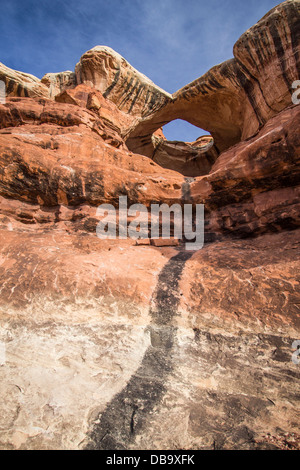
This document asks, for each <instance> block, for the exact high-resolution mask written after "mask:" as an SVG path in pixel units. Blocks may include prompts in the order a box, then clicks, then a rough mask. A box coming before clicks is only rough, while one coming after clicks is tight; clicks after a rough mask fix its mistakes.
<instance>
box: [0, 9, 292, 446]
mask: <svg viewBox="0 0 300 470" xmlns="http://www.w3.org/2000/svg"><path fill="white" fill-rule="evenodd" d="M298 12H299V1H290V0H289V1H287V2H284V3H283V4H281V5H279V6H278V7H276V8H275V9H273V10H271V12H269V13H268V14H267V15H266V16H265V17H264V18H263V19H262V20H261V21H260V22H258V24H257V25H255V26H254V27H253V28H250V30H248V31H247V32H246V33H245V34H244V35H243V36H242V37H241V39H240V40H239V41H238V42H237V43H236V45H235V47H234V55H235V58H234V59H232V60H230V61H228V62H226V63H224V64H221V65H219V66H216V67H215V68H213V69H212V70H211V71H209V72H208V73H207V74H205V76H203V77H201V78H200V79H198V80H196V81H195V82H193V83H192V84H190V85H187V86H186V87H184V89H182V90H179V92H177V93H176V94H175V95H173V96H172V95H169V94H168V93H166V92H164V91H163V90H160V89H159V88H158V87H156V85H155V84H153V83H152V82H150V80H148V79H147V78H146V77H144V76H143V75H142V74H140V73H139V72H137V71H136V70H134V69H133V68H132V67H131V66H130V65H129V64H128V62H126V61H125V59H123V58H122V57H121V56H119V55H118V54H117V53H115V52H114V51H112V50H111V49H110V48H106V47H99V46H98V47H96V48H94V49H92V50H91V51H88V52H87V53H86V54H84V55H83V57H82V58H81V59H80V61H79V63H78V64H77V66H76V71H75V72H62V73H61V74H47V75H46V76H45V77H43V79H42V81H39V80H38V79H35V77H32V76H27V75H26V76H25V75H24V74H21V73H20V72H15V71H10V70H6V69H7V68H5V67H4V68H3V69H1V70H4V72H5V74H6V75H5V77H7V81H6V84H7V86H8V89H7V94H8V96H7V99H6V103H4V104H1V105H0V237H1V246H0V292H1V302H0V380H1V387H0V395H1V400H0V403H1V404H0V447H1V448H2V449H13V450H15V449H111V450H117V449H136V450H138V449H151V450H153V449H154V450H165V449H174V450H176V449H180V450H182V449H193V450H197V449H299V448H300V447H299V446H300V433H299V392H300V390H299V378H300V371H299V363H298V360H297V359H298V357H299V355H298V353H297V350H296V348H297V346H295V345H297V344H298V343H297V341H298V340H299V338H300V309H299V305H300V289H299V281H300V279H299V272H300V269H299V250H300V217H299V214H300V210H299V209H300V188H299V181H300V178H299V176H300V175H299V168H300V166H299V156H300V151H299V147H300V141H299V135H298V134H299V133H298V130H299V124H300V123H299V117H300V107H299V106H298V105H293V104H292V103H291V90H290V89H289V85H288V84H289V83H290V85H291V82H292V81H293V80H295V79H298V78H299V77H298V71H299V16H298ZM262 44H264V47H262ZM262 69H264V72H262ZM275 71H276V73H273V72H275ZM4 72H3V73H4ZM263 73H264V74H265V75H264V74H263ZM1 77H4V75H2V76H0V79H3V78H1ZM5 80H6V78H5ZM274 88H276V90H275V91H276V94H275V95H274V96H273V98H272V97H271V90H272V89H274ZM272 100H273V101H272ZM200 110H201V112H200ZM214 113H215V114H214ZM178 117H181V118H184V119H187V120H190V121H191V122H193V123H194V124H196V125H199V126H201V127H203V128H206V127H207V128H208V130H209V131H210V132H211V134H212V138H213V139H214V140H212V138H211V137H209V136H206V137H202V138H201V139H198V140H197V141H196V142H192V143H184V142H169V141H167V140H166V139H165V138H164V136H163V133H162V131H161V127H162V126H163V125H164V123H165V122H168V121H170V120H172V119H175V118H178ZM204 124H205V125H204ZM149 157H150V158H149ZM172 162H173V163H172ZM162 166H164V167H165V168H162ZM119 196H127V200H128V204H129V205H130V204H134V203H142V204H144V205H145V206H146V207H147V208H148V209H149V208H150V207H151V204H152V203H167V204H168V205H171V204H173V203H177V204H181V205H183V204H184V203H190V204H194V205H195V204H204V205H205V244H204V247H203V248H202V249H201V250H198V251H186V250H185V245H184V243H183V242H182V240H177V239H176V238H173V239H172V240H156V241H155V242H154V241H153V240H151V239H150V237H151V233H150V234H149V239H145V240H140V241H135V240H133V239H130V238H129V239H124V240H120V239H116V240H109V239H107V240H105V239H99V238H98V237H97V235H96V227H97V224H98V222H99V220H100V216H99V214H98V212H97V207H98V206H99V205H100V204H102V203H108V204H112V205H114V206H117V205H118V198H119ZM117 215H118V216H119V214H118V211H117ZM133 219H134V217H131V218H130V220H129V221H132V220H133Z"/></svg>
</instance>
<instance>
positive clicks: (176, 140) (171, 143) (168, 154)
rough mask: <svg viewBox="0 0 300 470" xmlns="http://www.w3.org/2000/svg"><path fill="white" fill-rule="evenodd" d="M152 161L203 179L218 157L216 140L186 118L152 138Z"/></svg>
mask: <svg viewBox="0 0 300 470" xmlns="http://www.w3.org/2000/svg"><path fill="white" fill-rule="evenodd" d="M152 144H153V147H154V149H155V150H154V153H153V156H152V159H153V160H154V161H155V162H156V163H157V164H158V165H160V166H162V167H164V168H168V169H170V170H175V171H178V172H179V173H181V174H182V175H184V176H191V177H195V176H203V175H206V174H208V173H209V172H210V170H211V167H212V166H213V164H214V163H215V161H216V160H217V158H218V152H217V149H216V147H215V145H214V139H213V137H212V136H211V135H210V134H209V132H207V131H206V130H203V129H201V128H199V127H196V126H194V125H192V124H190V123H188V122H187V121H183V120H182V119H175V120H173V121H170V122H169V123H168V124H165V125H164V126H163V127H162V128H161V129H159V130H158V131H156V132H155V133H154V134H153V135H152Z"/></svg>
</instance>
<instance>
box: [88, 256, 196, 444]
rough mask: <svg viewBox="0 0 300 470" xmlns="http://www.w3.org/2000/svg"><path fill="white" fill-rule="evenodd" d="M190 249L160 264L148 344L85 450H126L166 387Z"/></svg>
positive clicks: (151, 309) (158, 401)
mask: <svg viewBox="0 0 300 470" xmlns="http://www.w3.org/2000/svg"><path fill="white" fill-rule="evenodd" d="M193 254H194V252H188V251H179V252H178V253H177V254H176V255H175V256H173V257H172V258H171V259H170V260H169V261H168V262H167V263H166V265H165V266H164V267H163V269H162V270H161V272H160V274H159V276H158V282H157V286H156V289H155V291H154V294H153V296H152V300H151V304H150V305H151V307H150V316H151V323H150V325H149V327H148V328H149V332H150V338H151V345H150V346H149V347H148V348H147V350H146V352H145V355H144V357H143V359H142V362H141V365H140V366H139V368H138V369H137V371H136V372H135V373H134V374H133V375H132V377H131V378H130V380H129V382H128V383H127V385H126V386H125V388H124V389H123V390H122V391H121V392H120V393H118V394H117V395H116V396H115V397H114V398H113V399H112V400H111V401H110V402H109V403H108V404H107V406H106V408H105V410H104V412H103V413H101V415H100V416H99V418H98V420H96V423H95V424H94V426H93V429H92V431H91V433H90V435H89V443H88V444H87V446H86V447H85V450H126V449H128V448H129V446H130V445H131V444H132V443H133V442H134V440H135V437H136V435H137V434H138V433H139V432H140V431H141V430H142V428H143V427H144V426H145V423H146V420H147V417H148V416H149V414H150V413H151V411H152V410H153V409H154V407H155V406H156V405H159V403H160V401H161V398H162V397H163V395H164V394H165V391H166V386H165V384H166V381H167V378H168V376H169V375H170V373H171V371H172V369H173V364H172V355H173V354H172V350H173V346H174V344H175V341H176V330H177V328H176V327H175V325H174V317H175V315H176V313H177V308H178V305H179V301H180V293H179V292H178V289H179V281H180V277H181V274H182V272H183V269H184V266H185V263H186V262H187V261H188V260H189V259H190V258H191V256H192V255H193Z"/></svg>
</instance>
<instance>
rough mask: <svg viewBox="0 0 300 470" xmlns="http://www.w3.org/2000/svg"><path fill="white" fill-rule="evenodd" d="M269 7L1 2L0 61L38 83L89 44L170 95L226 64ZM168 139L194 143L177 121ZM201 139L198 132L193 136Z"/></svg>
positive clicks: (161, 1) (174, 0) (90, 0)
mask: <svg viewBox="0 0 300 470" xmlns="http://www.w3.org/2000/svg"><path fill="white" fill-rule="evenodd" d="M278 3H280V2H279V1H278V0H277V1H272V0H247V1H243V0H205V1H204V0H81V1H79V0H67V1H66V0H0V6H1V12H0V62H3V63H4V64H5V65H7V66H8V67H11V68H13V69H16V70H20V71H23V72H27V73H31V74H33V75H35V76H37V77H39V78H41V77H42V76H43V75H44V74H45V73H48V72H60V71H63V70H74V67H75V64H76V63H77V62H78V60H79V58H80V56H81V55H82V54H83V53H84V52H86V51H87V50H89V49H91V48H92V47H94V46H96V45H106V46H109V47H112V48H113V49H115V50H116V51H117V52H119V54H121V55H122V56H123V57H125V59H127V60H128V62H130V63H131V64H132V65H133V66H134V67H135V68H136V69H138V70H139V71H140V72H142V73H144V74H145V75H147V76H148V77H149V78H150V79H151V80H153V81H154V82H155V83H156V84H157V85H159V86H160V87H162V88H163V89H165V90H166V91H168V92H169V93H174V92H175V91H177V90H178V89H179V88H181V87H182V86H184V85H186V84H187V83H189V82H191V81H193V80H194V79H196V78H198V77H199V76H201V75H202V74H203V73H205V72H206V71H207V70H209V69H210V68H211V67H212V66H214V65H216V64H218V63H220V62H223V61H224V60H227V59H230V58H231V57H232V56H233V54H232V48H233V45H234V43H235V41H236V40H237V39H238V38H239V37H240V36H241V34H242V33H243V32H245V31H246V30H247V29H248V28H249V27H250V26H252V25H253V24H255V23H256V22H257V21H258V20H259V19H260V18H261V17H262V16H263V15H264V14H265V13H267V11H269V10H270V9H271V8H273V7H274V6H275V5H277V4H278ZM164 130H165V134H166V135H167V137H168V138H169V139H171V140H172V139H178V140H180V139H182V140H186V141H189V140H194V139H195V138H196V137H197V136H198V135H199V131H198V130H197V129H195V128H193V127H191V126H190V125H189V124H185V123H184V122H181V124H180V123H179V122H177V123H176V122H174V123H171V124H169V125H168V126H166V127H165V129H164ZM200 134H201V132H200Z"/></svg>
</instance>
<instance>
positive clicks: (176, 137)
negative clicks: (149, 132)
mask: <svg viewBox="0 0 300 470" xmlns="http://www.w3.org/2000/svg"><path fill="white" fill-rule="evenodd" d="M162 131H163V134H164V136H165V138H166V139H167V140H168V141H179V142H188V143H192V142H195V141H196V140H197V139H198V138H199V137H202V136H204V135H208V136H209V135H210V133H209V132H207V131H206V130H204V129H201V128H199V127H197V126H194V125H193V124H190V123H189V122H187V121H184V120H182V119H174V121H171V122H169V123H168V124H166V125H164V126H163V128H162Z"/></svg>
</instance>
